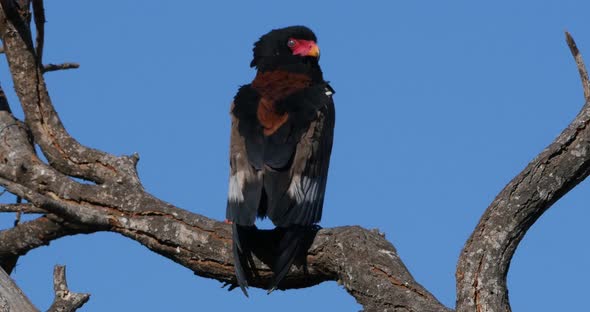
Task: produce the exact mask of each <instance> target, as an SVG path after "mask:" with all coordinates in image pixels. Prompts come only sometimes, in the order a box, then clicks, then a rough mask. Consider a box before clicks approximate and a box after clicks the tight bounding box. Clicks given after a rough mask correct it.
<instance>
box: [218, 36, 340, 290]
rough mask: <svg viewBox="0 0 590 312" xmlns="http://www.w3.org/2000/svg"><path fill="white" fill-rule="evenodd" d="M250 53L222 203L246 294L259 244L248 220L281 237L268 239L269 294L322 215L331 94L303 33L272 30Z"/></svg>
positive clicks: (312, 43) (312, 40) (234, 115)
mask: <svg viewBox="0 0 590 312" xmlns="http://www.w3.org/2000/svg"><path fill="white" fill-rule="evenodd" d="M253 52H254V59H253V60H252V62H251V63H250V66H251V67H256V69H257V73H256V77H255V78H254V80H253V81H252V82H251V83H250V84H247V85H244V86H242V87H240V89H239V91H238V93H237V94H236V96H235V97H234V101H233V103H232V107H231V120H232V123H231V138H230V177H229V194H228V200H227V221H228V222H229V223H231V224H232V231H233V255H234V261H235V271H236V278H237V283H238V285H239V286H240V288H241V289H242V291H243V292H244V294H245V295H246V296H248V293H247V291H246V288H247V287H248V282H247V280H248V278H249V277H250V276H251V274H252V270H254V269H255V267H254V265H253V263H254V262H253V261H252V255H251V254H252V249H253V248H254V246H255V245H256V244H257V243H259V244H260V243H261V242H257V241H255V240H256V238H255V237H256V235H253V234H252V233H253V232H256V231H257V229H256V227H255V225H254V223H255V221H256V217H259V218H264V217H268V218H269V219H270V220H271V221H272V222H273V224H274V225H275V226H276V227H277V230H278V231H277V233H281V234H280V238H278V239H276V240H274V241H273V242H274V243H273V244H275V246H272V248H273V250H275V252H274V255H275V256H274V257H273V263H271V267H272V270H273V273H274V276H273V279H272V282H271V285H270V288H269V289H270V290H269V292H270V291H272V290H274V289H276V288H277V286H278V284H279V283H280V282H281V280H282V279H283V278H284V277H285V275H286V274H287V272H288V271H289V269H290V267H291V265H292V263H293V260H294V258H295V257H296V256H297V255H298V254H300V253H302V252H304V251H306V250H303V249H305V247H303V242H302V240H303V237H304V236H305V235H306V233H308V232H309V231H313V229H315V228H317V226H316V224H317V223H318V222H319V221H320V218H321V215H322V207H323V204H324V193H325V190H326V180H327V177H328V165H329V162H330V153H331V150H332V137H333V132H334V118H335V116H334V102H333V101H332V95H333V94H334V90H333V89H332V87H330V85H329V84H328V83H327V82H326V81H324V78H323V75H322V71H321V69H320V66H319V63H318V61H319V56H320V53H319V48H318V46H317V39H316V36H315V35H314V33H313V32H312V31H311V30H310V29H309V28H307V27H304V26H292V27H287V28H281V29H275V30H272V31H271V32H269V33H267V34H266V35H264V36H262V37H260V40H258V42H256V43H255V44H254V49H253ZM263 248H264V247H263ZM269 248H270V247H269Z"/></svg>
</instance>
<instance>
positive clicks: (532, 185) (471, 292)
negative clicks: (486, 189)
mask: <svg viewBox="0 0 590 312" xmlns="http://www.w3.org/2000/svg"><path fill="white" fill-rule="evenodd" d="M567 40H568V43H573V42H574V41H573V39H572V38H571V36H569V35H568V36H567ZM570 47H572V54H573V55H574V57H575V59H576V62H577V64H578V68H579V69H580V75H581V77H582V82H583V83H584V85H585V92H587V91H586V86H588V84H587V75H586V69H585V68H584V67H583V61H582V56H581V55H580V54H579V52H578V51H577V48H575V44H573V45H572V44H570ZM589 124H590V100H587V101H586V104H585V105H584V106H583V107H582V110H581V111H580V113H579V114H578V116H577V117H576V118H575V119H574V120H573V121H572V122H571V124H570V125H569V126H568V127H567V128H566V129H565V130H564V131H563V132H562V133H561V134H560V135H559V137H557V139H555V141H554V142H553V143H552V144H551V145H550V146H549V147H547V148H546V149H545V150H544V151H543V152H541V153H540V154H539V155H538V156H537V157H536V158H535V159H534V160H533V161H532V162H531V163H529V164H528V166H527V167H526V168H525V169H524V170H523V171H522V172H521V173H520V174H518V175H517V176H516V177H515V178H514V179H513V180H512V181H510V183H509V184H508V185H507V186H506V187H505V188H504V189H503V190H502V191H501V192H500V193H499V194H498V196H497V197H496V198H495V199H494V201H493V202H492V204H491V205H490V206H489V207H488V208H487V210H486V211H485V213H484V214H483V216H482V218H481V220H480V221H479V224H478V225H477V227H476V228H475V230H474V231H473V234H471V237H470V238H469V240H468V241H467V243H466V245H465V247H464V248H463V251H462V253H461V256H460V258H459V263H458V265H457V272H456V277H457V311H510V303H509V301H508V290H507V288H506V275H507V273H508V267H509V265H510V261H511V259H512V256H513V255H514V251H515V250H516V247H517V246H518V244H519V243H520V240H521V239H522V237H523V236H524V234H525V233H526V232H527V231H528V229H529V228H530V227H531V225H533V223H535V221H536V220H537V219H538V218H539V217H540V216H541V215H542V214H543V213H544V212H545V211H546V210H547V209H549V207H551V205H553V203H555V202H556V201H557V200H558V199H560V198H561V197H562V196H563V195H565V194H566V193H567V192H568V191H570V190H571V189H572V188H574V187H575V186H576V185H577V184H578V183H580V182H581V181H582V180H584V179H585V178H586V177H587V176H588V175H589V174H590V127H589Z"/></svg>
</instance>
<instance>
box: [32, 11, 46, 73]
mask: <svg viewBox="0 0 590 312" xmlns="http://www.w3.org/2000/svg"><path fill="white" fill-rule="evenodd" d="M33 15H34V17H35V28H36V29H37V38H36V39H35V41H36V49H35V53H36V54H37V62H38V64H43V46H44V45H45V8H44V7H43V0H33Z"/></svg>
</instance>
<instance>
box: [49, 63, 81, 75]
mask: <svg viewBox="0 0 590 312" xmlns="http://www.w3.org/2000/svg"><path fill="white" fill-rule="evenodd" d="M79 67H80V64H78V63H61V64H46V65H43V70H42V71H43V73H47V72H52V71H58V70H67V69H76V68H79Z"/></svg>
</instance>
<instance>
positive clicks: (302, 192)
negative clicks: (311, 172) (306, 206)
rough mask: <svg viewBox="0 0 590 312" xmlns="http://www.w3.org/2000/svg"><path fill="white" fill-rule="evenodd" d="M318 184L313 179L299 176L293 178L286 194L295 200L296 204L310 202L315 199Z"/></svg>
mask: <svg viewBox="0 0 590 312" xmlns="http://www.w3.org/2000/svg"><path fill="white" fill-rule="evenodd" d="M318 186H319V184H318V183H317V181H315V180H314V179H311V178H309V177H306V176H304V177H303V178H302V177H301V176H300V175H295V176H293V179H292V180H291V184H290V185H289V189H288V190H287V193H288V194H289V196H291V198H293V199H295V201H296V202H297V203H298V204H301V203H304V202H311V201H312V200H313V199H314V198H316V195H317V192H318Z"/></svg>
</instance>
